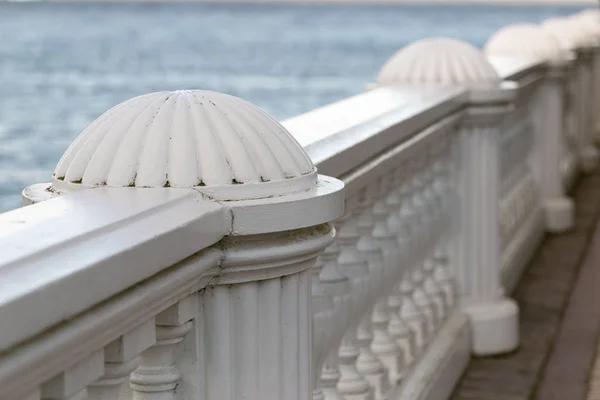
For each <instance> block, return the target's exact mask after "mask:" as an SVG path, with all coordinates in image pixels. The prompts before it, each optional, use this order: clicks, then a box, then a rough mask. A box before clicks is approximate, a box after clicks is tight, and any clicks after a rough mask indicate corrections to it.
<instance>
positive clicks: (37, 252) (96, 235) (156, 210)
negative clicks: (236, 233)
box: [0, 188, 231, 351]
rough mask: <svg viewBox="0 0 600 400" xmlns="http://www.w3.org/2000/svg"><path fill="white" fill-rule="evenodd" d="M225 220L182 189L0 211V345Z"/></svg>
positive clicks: (129, 278) (104, 292) (100, 297)
mask: <svg viewBox="0 0 600 400" xmlns="http://www.w3.org/2000/svg"><path fill="white" fill-rule="evenodd" d="M228 218H229V214H227V213H225V212H224V207H223V206H221V205H220V204H218V203H215V202H212V201H208V200H204V199H202V197H201V195H200V194H199V193H198V192H196V191H194V190H182V189H142V190H139V189H138V190H136V189H131V190H130V189H122V188H120V189H108V188H102V189H93V190H87V191H81V192H77V193H73V194H71V195H68V196H60V197H58V198H54V199H51V200H48V201H46V202H44V203H39V204H35V205H32V206H29V207H26V208H22V209H18V210H15V211H11V212H8V213H4V214H1V215H0V320H1V321H3V323H2V334H1V335H0V351H2V350H5V349H7V348H8V347H10V346H11V345H14V344H15V343H18V342H20V341H22V340H25V339H27V338H29V337H31V336H33V335H35V334H38V333H40V332H42V331H43V330H45V329H47V328H49V327H51V326H53V325H54V324H56V323H58V322H60V321H62V320H65V319H68V318H71V317H73V316H74V315H77V314H78V313H80V312H82V311H84V310H86V309H88V308H90V307H91V306H93V305H95V304H98V303H99V302H101V301H104V300H106V299H108V298H110V297H112V296H114V295H116V294H117V293H120V292H122V291H123V290H125V289H127V288H130V287H132V286H133V285H136V284H138V283H140V282H142V281H143V280H145V279H147V278H149V277H150V276H152V275H154V274H156V273H158V272H160V271H161V270H163V269H165V268H167V267H170V266H172V265H173V264H175V263H177V262H178V261H181V260H182V259H184V258H186V257H189V256H191V255H193V254H194V253H197V252H198V251H199V250H201V249H203V248H206V247H208V246H210V245H212V244H214V243H216V242H217V241H219V240H220V239H221V238H222V237H223V236H225V235H226V234H227V233H228V231H229V229H230V226H231V224H230V223H228V222H227V219H228ZM25 315H26V317H25ZM16 321H18V323H15V322H16Z"/></svg>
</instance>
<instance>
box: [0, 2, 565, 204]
mask: <svg viewBox="0 0 600 400" xmlns="http://www.w3.org/2000/svg"><path fill="white" fill-rule="evenodd" d="M575 11H577V9H576V8H561V7H500V6H485V5H482V6H443V7H441V6H406V5H387V6H381V5H377V6H376V5H327V6H326V5H282V4H243V5H242V4H194V3H187V4H183V3H182V4H173V3H171V4H159V3H137V4H133V3H121V4H115V3H104V4H102V3H0V93H1V96H0V212H3V211H6V210H9V209H12V208H16V207H18V206H19V205H20V192H21V190H22V189H23V188H24V187H25V186H27V185H29V184H32V183H35V182H45V181H49V180H50V177H51V174H52V171H53V169H54V166H55V165H56V163H57V162H58V160H59V158H60V156H61V155H62V153H63V152H64V151H65V150H66V148H67V147H68V145H69V144H70V143H71V142H72V141H73V139H74V138H75V137H76V136H77V135H78V134H79V133H80V132H81V131H82V130H83V129H84V128H85V127H86V126H87V125H88V124H89V123H90V122H92V121H93V120H94V119H95V118H96V117H98V116H99V115H100V114H102V113H103V112H104V111H106V110H107V109H109V108H110V107H112V106H113V105H115V104H117V103H119V102H121V101H123V100H126V99H128V98H130V97H133V96H136V95H140V94H144V93H147V92H152V91H158V90H171V89H192V88H196V89H210V90H217V91H221V92H226V93H230V94H233V95H236V96H240V97H242V98H244V99H246V100H249V101H250V102H253V103H255V104H257V105H259V106H260V107H262V108H264V109H265V110H266V111H268V112H269V113H271V114H272V115H273V116H275V117H276V118H279V119H283V118H287V117H291V116H294V115H297V114H300V113H303V112H305V111H308V110H311V109H313V108H316V107H319V106H322V105H325V104H328V103H331V102H333V101H336V100H338V99H341V98H344V97H347V96H350V95H353V94H356V93H359V92H361V91H362V90H363V88H364V85H365V83H368V82H372V81H373V80H374V79H375V77H376V75H377V72H378V70H379V68H380V67H381V66H382V65H383V63H384V62H385V61H386V60H387V59H388V57H390V56H391V55H392V54H393V53H394V52H395V51H396V50H398V49H399V48H400V47H402V46H404V45H405V44H407V43H409V42H411V41H414V40H416V39H419V38H423V37H430V36H449V37H455V38H459V39H464V40H467V41H469V42H471V43H473V44H475V45H477V46H480V47H481V46H482V45H483V44H484V43H485V41H486V40H487V38H488V37H489V36H490V35H491V34H493V33H494V32H495V31H496V30H497V29H499V28H501V27H502V26H505V25H507V24H511V23H516V22H524V21H531V22H540V21H542V20H544V19H546V18H548V17H552V16H556V15H565V14H570V13H573V12H575Z"/></svg>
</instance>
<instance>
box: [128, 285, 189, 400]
mask: <svg viewBox="0 0 600 400" xmlns="http://www.w3.org/2000/svg"><path fill="white" fill-rule="evenodd" d="M196 301H197V296H196V295H195V294H194V295H191V296H188V297H187V298H185V299H183V300H181V301H179V302H178V303H177V304H175V305H173V306H171V307H169V308H168V309H166V310H165V311H163V312H161V313H160V314H158V315H157V316H156V321H155V322H156V343H155V344H154V345H153V346H152V347H150V348H149V349H147V350H146V351H144V352H143V353H142V354H141V355H140V363H139V364H140V365H139V367H138V368H137V369H136V370H135V371H134V372H133V373H132V374H131V375H130V377H129V384H130V386H131V390H132V392H133V399H134V400H175V389H176V388H177V385H178V384H179V382H180V380H181V373H180V372H179V370H178V369H177V367H176V365H175V364H176V359H175V354H176V350H177V346H178V345H179V344H180V343H181V342H183V339H184V337H185V335H187V333H188V332H190V330H191V329H192V319H193V318H194V317H195V315H196V308H197V303H196Z"/></svg>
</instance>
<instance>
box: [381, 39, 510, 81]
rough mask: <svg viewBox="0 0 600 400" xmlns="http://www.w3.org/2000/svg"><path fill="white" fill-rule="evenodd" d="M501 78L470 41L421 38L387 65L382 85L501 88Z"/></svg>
mask: <svg viewBox="0 0 600 400" xmlns="http://www.w3.org/2000/svg"><path fill="white" fill-rule="evenodd" d="M500 82H501V79H500V77H499V76H498V74H497V73H496V70H495V69H494V67H493V66H492V65H491V64H490V63H489V62H488V61H487V60H486V58H485V56H484V55H483V53H482V52H481V51H480V50H478V49H477V48H476V47H474V46H472V45H470V44H469V43H466V42H463V41H460V40H456V39H450V38H430V39H422V40H418V41H416V42H414V43H412V44H409V45H408V46H406V47H404V48H403V49H401V50H400V51H398V52H397V53H396V54H394V55H393V56H392V58H390V60H389V61H388V62H387V63H386V64H385V65H384V66H383V68H382V69H381V72H380V73H379V77H378V78H377V83H378V84H379V86H389V85H401V84H413V85H414V84H422V85H437V86H451V85H454V86H467V87H477V88H486V87H498V86H499V85H500Z"/></svg>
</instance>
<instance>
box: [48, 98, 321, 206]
mask: <svg viewBox="0 0 600 400" xmlns="http://www.w3.org/2000/svg"><path fill="white" fill-rule="evenodd" d="M317 179H318V178H317V170H316V168H315V166H314V165H313V163H312V161H311V160H310V158H309V156H308V155H307V154H306V152H305V151H304V149H303V148H302V146H300V145H299V144H298V142H297V141H296V140H295V139H294V138H293V137H292V136H291V135H290V133H289V132H288V131H287V130H286V129H285V128H284V127H282V126H281V125H280V124H279V123H278V122H277V121H275V120H274V119H273V118H271V117H270V116H269V115H267V114H266V113H265V112H264V111H262V110H261V109H259V108H258V107H256V106H254V105H252V104H250V103H248V102H246V101H244V100H241V99H239V98H237V97H234V96H230V95H226V94H222V93H216V92H210V91H203V90H181V91H173V92H157V93H150V94H147V95H144V96H139V97H135V98H133V99H130V100H127V101H125V102H123V103H121V104H119V105H117V106H115V107H113V108H112V109H110V110H109V111H107V112H106V113H104V114H103V115H102V116H100V117H99V118H98V119H97V120H96V121H94V122H93V123H92V124H91V125H90V126H89V127H88V128H87V129H85V130H84V131H83V133H82V134H81V135H80V136H79V137H78V138H77V139H76V140H75V141H74V142H73V144H72V145H71V146H70V147H69V149H68V150H67V151H66V152H65V154H64V155H63V157H62V159H61V160H60V162H59V163H58V166H57V167H56V169H55V171H54V174H53V182H52V186H53V188H54V189H57V190H59V191H70V190H77V189H80V188H89V187H98V186H106V187H138V188H139V187H142V188H156V187H172V188H191V187H194V188H197V189H198V190H199V191H201V192H203V193H205V194H207V195H209V196H210V197H212V198H214V199H216V200H242V199H244V200H245V199H256V198H265V197H270V196H278V195H283V194H288V193H294V192H299V191H303V190H308V189H311V188H314V187H315V186H316V184H317Z"/></svg>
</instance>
